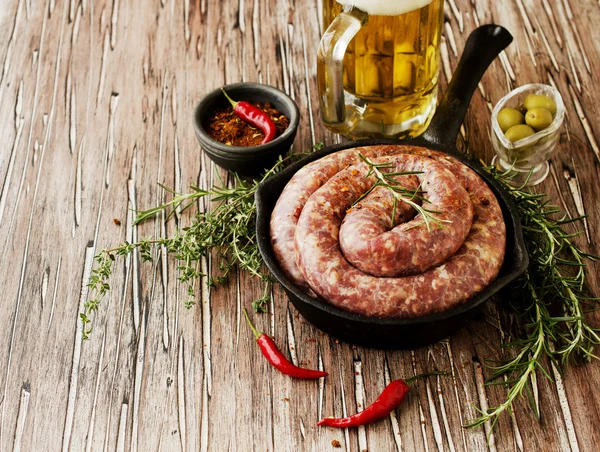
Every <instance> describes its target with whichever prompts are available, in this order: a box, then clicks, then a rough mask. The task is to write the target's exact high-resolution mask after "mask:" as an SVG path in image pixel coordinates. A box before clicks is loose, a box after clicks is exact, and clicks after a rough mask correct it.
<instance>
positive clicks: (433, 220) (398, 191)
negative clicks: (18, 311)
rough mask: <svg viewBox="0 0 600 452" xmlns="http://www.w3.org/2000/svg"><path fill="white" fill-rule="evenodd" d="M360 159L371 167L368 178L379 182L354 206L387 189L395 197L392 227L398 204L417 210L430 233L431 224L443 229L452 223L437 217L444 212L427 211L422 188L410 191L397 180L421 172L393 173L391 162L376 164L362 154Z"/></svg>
mask: <svg viewBox="0 0 600 452" xmlns="http://www.w3.org/2000/svg"><path fill="white" fill-rule="evenodd" d="M359 157H360V158H361V160H362V161H363V162H365V163H366V164H367V165H368V167H369V172H368V173H367V177H369V176H371V175H374V176H375V177H376V179H377V182H375V184H374V185H373V186H372V187H371V188H370V189H369V190H367V191H366V192H365V193H364V194H363V195H362V196H360V197H359V198H358V199H357V200H356V201H355V202H354V204H353V206H354V205H356V204H358V203H359V202H360V201H362V200H363V199H364V198H365V196H367V195H368V194H369V193H371V192H372V191H373V190H375V189H376V188H377V187H386V188H387V189H388V190H390V192H391V193H392V195H393V197H394V204H393V208H392V224H391V225H392V227H394V226H395V224H394V218H395V216H396V210H397V206H398V202H404V203H406V204H408V205H409V206H411V207H412V208H413V209H415V210H416V211H417V214H418V215H421V218H422V219H423V222H424V223H425V226H427V230H428V231H431V224H434V225H436V226H438V227H443V223H449V222H450V220H444V219H441V218H438V217H436V216H435V214H441V213H442V212H440V211H438V210H432V209H427V208H425V207H423V206H422V205H421V204H419V203H423V202H428V200H427V199H426V198H425V197H423V196H422V193H423V191H422V190H421V187H420V186H419V187H417V188H416V189H415V190H410V189H407V188H405V187H404V186H403V185H401V184H399V183H398V181H397V180H396V178H397V177H398V176H407V175H411V174H421V172H420V171H402V172H391V171H388V170H389V169H391V168H393V166H394V165H393V164H392V163H391V162H385V163H376V162H374V161H372V160H370V159H369V158H367V157H365V156H364V155H362V154H359ZM414 227H416V226H414Z"/></svg>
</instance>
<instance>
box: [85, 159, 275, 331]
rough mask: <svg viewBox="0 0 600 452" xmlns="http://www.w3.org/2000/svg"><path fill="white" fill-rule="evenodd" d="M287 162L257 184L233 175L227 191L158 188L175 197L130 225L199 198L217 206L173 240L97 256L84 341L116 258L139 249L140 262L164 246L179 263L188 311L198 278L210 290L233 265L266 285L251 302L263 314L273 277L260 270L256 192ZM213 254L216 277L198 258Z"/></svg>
mask: <svg viewBox="0 0 600 452" xmlns="http://www.w3.org/2000/svg"><path fill="white" fill-rule="evenodd" d="M285 162H286V159H282V158H280V159H279V160H278V161H277V163H276V164H275V165H274V166H273V167H272V168H270V169H269V170H268V171H266V172H265V173H264V175H263V176H262V178H261V179H260V180H252V181H248V180H245V179H242V178H241V177H239V176H238V175H237V174H235V173H232V175H233V178H234V184H233V186H231V187H228V186H227V185H226V184H224V183H223V182H221V185H220V186H214V187H212V188H211V189H209V190H203V189H201V188H199V187H195V186H192V187H191V191H190V192H189V193H185V194H184V193H177V192H175V191H173V190H170V189H168V188H167V187H164V186H163V185H161V187H162V188H164V189H165V190H167V191H168V192H170V193H171V194H172V195H173V198H172V199H171V201H169V202H167V203H164V204H161V205H159V206H156V207H153V208H151V209H148V210H142V211H138V214H137V217H136V219H135V221H134V225H136V224H139V223H141V222H143V221H145V220H148V219H150V218H154V217H155V216H156V214H158V213H159V212H162V211H167V212H168V215H167V220H168V219H169V218H170V217H171V216H172V215H173V214H174V213H175V212H176V211H178V212H183V211H185V210H186V209H188V208H190V207H192V206H193V205H195V204H196V203H197V202H198V201H199V200H200V199H202V198H209V199H210V201H211V202H212V203H214V205H215V207H214V208H213V209H212V210H208V209H207V210H206V211H204V212H198V213H196V214H195V215H194V217H193V219H192V220H191V222H190V224H189V226H186V227H183V228H180V229H179V230H178V231H177V232H176V234H175V235H174V236H172V237H163V238H155V239H152V238H145V239H142V240H140V241H139V242H136V243H129V242H124V243H122V244H121V245H119V246H118V247H116V248H111V249H105V250H102V251H100V253H98V254H97V255H96V256H95V266H94V269H93V270H92V272H91V276H90V280H89V282H88V287H89V288H90V292H91V294H90V296H89V297H88V300H87V301H86V302H85V304H84V311H83V312H82V313H80V319H81V322H82V323H83V337H84V338H87V337H88V336H89V333H90V332H91V323H92V314H94V313H95V312H96V311H97V310H98V307H99V305H100V302H101V300H102V298H103V297H104V296H105V295H106V293H107V292H108V291H109V290H110V285H109V283H108V280H109V279H110V277H111V275H112V270H113V264H114V262H115V261H116V257H117V256H127V255H130V254H132V253H133V252H135V251H138V252H139V253H140V256H141V258H142V261H152V260H153V255H152V252H153V249H159V248H160V247H164V248H165V249H166V251H167V253H168V254H170V255H172V256H174V257H175V259H176V260H177V262H178V266H177V270H178V276H177V279H178V280H179V281H180V282H181V283H184V284H187V295H188V299H187V301H186V302H185V306H186V307H187V308H191V307H192V306H193V305H194V304H195V302H196V301H195V290H194V283H195V282H196V281H197V280H199V279H200V278H201V277H203V276H207V277H208V284H209V286H211V287H214V286H216V285H219V284H222V283H224V282H225V281H227V278H228V276H229V274H230V273H231V271H232V270H233V269H234V268H236V266H237V268H239V269H240V270H243V271H247V272H248V273H249V274H250V275H252V276H255V277H257V278H259V279H260V280H261V281H262V282H263V283H264V292H263V295H262V297H261V298H259V299H257V300H255V301H253V302H252V307H253V308H254V310H255V311H257V312H265V311H266V310H267V302H268V301H269V285H270V283H271V282H272V277H271V276H270V275H268V274H267V273H265V272H264V271H263V270H262V268H261V266H262V258H261V255H260V252H259V250H258V243H257V242H256V205H255V203H254V194H255V192H256V190H257V188H258V186H259V185H260V183H261V182H263V181H264V180H266V179H267V178H268V177H270V176H271V175H273V174H275V173H277V172H279V171H280V170H281V169H283V167H284V166H285ZM159 185H160V184H159ZM212 251H215V253H216V266H217V268H218V269H219V270H220V274H219V276H215V277H213V276H208V275H204V274H203V273H202V271H201V263H202V259H203V258H205V257H207V256H209V255H211V252H212Z"/></svg>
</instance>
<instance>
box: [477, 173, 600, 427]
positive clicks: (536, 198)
mask: <svg viewBox="0 0 600 452" xmlns="http://www.w3.org/2000/svg"><path fill="white" fill-rule="evenodd" d="M488 171H490V172H491V173H492V175H493V176H494V177H495V178H496V179H498V180H499V181H500V182H501V183H502V184H503V185H504V187H505V188H506V190H507V191H508V193H509V195H510V196H511V198H512V200H513V201H514V203H515V205H516V207H517V210H518V213H519V217H520V220H521V226H522V228H523V234H524V237H525V243H526V247H527V253H528V255H529V267H528V269H527V271H526V272H525V273H524V274H523V276H521V277H520V278H519V279H518V280H517V281H516V282H515V283H514V284H513V287H512V292H513V297H512V303H511V304H512V308H513V310H514V312H515V313H516V314H517V316H518V318H520V319H521V323H522V325H524V327H525V337H523V338H521V339H518V340H514V341H511V342H509V343H507V344H504V346H505V347H507V348H509V349H512V350H514V357H512V358H510V359H508V360H506V361H505V362H501V363H499V364H494V365H488V367H489V368H490V369H491V370H492V371H493V372H492V374H491V376H490V377H489V378H488V381H487V383H486V384H488V385H502V386H504V387H506V388H508V393H507V395H506V399H505V401H504V402H503V403H502V404H500V405H498V406H496V407H494V408H490V409H488V410H487V411H485V412H484V411H482V410H478V411H479V414H480V416H479V417H477V418H476V419H473V420H471V421H470V422H469V423H468V425H467V427H477V426H480V425H482V424H484V423H485V422H488V421H490V422H491V423H492V427H493V426H494V425H495V423H496V422H497V421H498V418H499V416H500V415H501V414H502V413H504V412H507V413H509V414H512V405H513V403H514V402H515V401H516V400H517V399H519V398H520V397H521V396H525V397H527V399H528V401H529V404H530V405H531V408H532V410H533V412H534V413H535V415H536V417H538V419H539V418H540V413H539V411H538V409H537V406H536V403H535V398H534V391H535V389H534V388H535V385H536V384H537V377H538V373H539V374H541V375H543V376H544V377H546V378H548V379H550V380H552V379H553V378H552V377H551V375H550V373H549V371H548V366H554V368H555V369H557V370H558V371H559V372H561V371H562V370H563V369H564V367H565V366H567V365H568V364H569V363H572V362H575V361H581V360H588V361H589V360H591V359H592V358H597V356H596V355H595V354H594V348H595V346H596V345H598V344H600V335H599V330H598V329H597V328H593V327H592V326H590V325H589V324H588V323H587V321H586V319H585V314H586V310H587V309H588V308H587V307H588V306H589V307H593V305H594V304H596V302H597V301H598V299H597V298H592V297H591V296H590V295H589V292H588V289H587V287H586V276H585V266H586V263H587V262H591V261H596V260H597V259H598V258H597V257H596V256H593V255H591V254H588V253H586V252H584V251H582V250H580V249H579V248H578V246H577V245H576V244H575V243H574V242H573V238H574V237H575V236H577V235H579V234H578V233H568V232H566V231H565V228H564V227H565V225H567V224H569V223H572V222H575V221H578V220H580V219H581V218H573V219H569V218H567V217H566V216H564V215H563V216H559V217H557V215H559V214H560V209H559V208H558V207H556V206H554V205H551V204H550V203H549V201H548V199H547V196H546V195H545V194H540V193H535V192H532V191H530V190H528V189H525V188H515V187H512V186H511V185H510V183H509V182H510V178H509V176H508V174H507V173H498V172H497V171H496V170H495V169H494V168H488Z"/></svg>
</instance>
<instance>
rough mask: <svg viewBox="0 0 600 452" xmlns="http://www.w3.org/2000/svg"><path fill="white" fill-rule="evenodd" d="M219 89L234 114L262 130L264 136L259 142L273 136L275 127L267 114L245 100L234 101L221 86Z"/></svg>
mask: <svg viewBox="0 0 600 452" xmlns="http://www.w3.org/2000/svg"><path fill="white" fill-rule="evenodd" d="M221 91H223V94H224V95H225V97H226V98H227V100H228V101H229V103H230V104H231V106H232V107H233V112H234V113H235V114H236V116H238V117H239V118H241V119H243V120H244V121H246V122H247V123H249V124H250V125H253V126H255V127H258V128H259V129H260V130H262V131H263V133H264V134H265V137H264V138H263V140H262V142H261V143H260V144H265V143H268V142H269V141H272V140H273V138H275V133H276V132H277V129H276V127H275V123H274V122H273V120H272V119H271V118H270V117H269V115H268V114H266V113H265V112H264V111H262V110H261V109H260V108H257V107H255V106H254V105H252V104H251V103H249V102H245V101H243V100H242V101H239V102H236V101H234V100H233V99H232V98H231V97H229V96H228V95H227V93H226V92H225V90H224V89H223V88H221Z"/></svg>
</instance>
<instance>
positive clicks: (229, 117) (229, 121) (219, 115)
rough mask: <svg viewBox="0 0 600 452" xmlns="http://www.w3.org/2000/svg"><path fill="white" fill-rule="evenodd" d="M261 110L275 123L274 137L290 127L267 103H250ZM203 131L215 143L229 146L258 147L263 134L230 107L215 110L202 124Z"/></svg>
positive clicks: (281, 115) (282, 115)
mask: <svg viewBox="0 0 600 452" xmlns="http://www.w3.org/2000/svg"><path fill="white" fill-rule="evenodd" d="M252 104H253V105H254V106H255V107H257V108H259V109H260V110H262V111H263V112H264V113H266V114H267V115H269V117H270V118H271V119H272V120H273V122H274V123H275V128H276V129H277V132H276V135H275V136H276V137H278V136H280V135H281V134H282V133H283V132H284V131H285V130H286V129H287V128H288V126H289V125H290V120H289V118H287V117H286V116H285V115H284V114H283V113H281V112H280V111H279V110H277V109H276V108H274V107H273V106H272V105H271V104H270V103H269V102H265V103H261V102H256V103H254V102H253V103H252ZM203 127H204V130H206V131H207V133H208V135H209V136H210V137H211V138H212V139H213V140H215V141H218V142H220V143H224V144H227V145H229V146H242V147H246V146H258V145H259V144H261V142H262V141H263V138H264V133H263V132H262V131H261V130H260V129H257V128H256V127H253V126H251V125H250V124H248V123H247V122H245V121H243V120H242V119H240V118H239V117H238V116H236V114H235V113H234V112H233V110H232V109H231V108H230V107H224V108H220V109H218V110H215V112H214V113H213V114H211V115H210V116H209V117H208V118H207V119H206V120H205V121H204V123H203Z"/></svg>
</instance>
